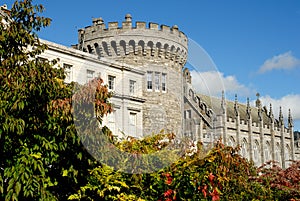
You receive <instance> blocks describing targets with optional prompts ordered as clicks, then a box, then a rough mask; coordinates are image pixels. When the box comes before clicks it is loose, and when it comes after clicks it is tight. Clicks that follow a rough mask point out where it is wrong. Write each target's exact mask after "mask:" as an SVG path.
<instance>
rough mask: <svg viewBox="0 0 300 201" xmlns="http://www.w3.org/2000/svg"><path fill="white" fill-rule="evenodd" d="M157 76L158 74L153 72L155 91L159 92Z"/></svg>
mask: <svg viewBox="0 0 300 201" xmlns="http://www.w3.org/2000/svg"><path fill="white" fill-rule="evenodd" d="M159 75H160V73H158V72H155V90H156V91H159Z"/></svg>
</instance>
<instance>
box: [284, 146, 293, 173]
mask: <svg viewBox="0 0 300 201" xmlns="http://www.w3.org/2000/svg"><path fill="white" fill-rule="evenodd" d="M291 159H292V152H291V148H290V146H289V145H288V144H286V145H285V167H286V168H287V167H289V166H290V164H291V161H290V160H291Z"/></svg>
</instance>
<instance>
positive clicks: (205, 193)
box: [202, 185, 207, 198]
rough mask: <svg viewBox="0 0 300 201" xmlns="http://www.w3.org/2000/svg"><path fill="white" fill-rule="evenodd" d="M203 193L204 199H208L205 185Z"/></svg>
mask: <svg viewBox="0 0 300 201" xmlns="http://www.w3.org/2000/svg"><path fill="white" fill-rule="evenodd" d="M202 193H203V196H204V198H206V195H207V185H205V186H204V187H203V189H202Z"/></svg>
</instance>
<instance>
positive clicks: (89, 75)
mask: <svg viewBox="0 0 300 201" xmlns="http://www.w3.org/2000/svg"><path fill="white" fill-rule="evenodd" d="M94 73H95V71H92V70H86V80H87V82H89V81H91V80H92V79H93V78H94Z"/></svg>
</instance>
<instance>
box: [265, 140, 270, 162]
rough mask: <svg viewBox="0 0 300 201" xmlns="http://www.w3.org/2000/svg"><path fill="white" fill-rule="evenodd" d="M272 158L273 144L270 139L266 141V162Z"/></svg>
mask: <svg viewBox="0 0 300 201" xmlns="http://www.w3.org/2000/svg"><path fill="white" fill-rule="evenodd" d="M270 160H272V158H271V146H270V143H269V141H267V142H266V146H265V162H267V161H270Z"/></svg>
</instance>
